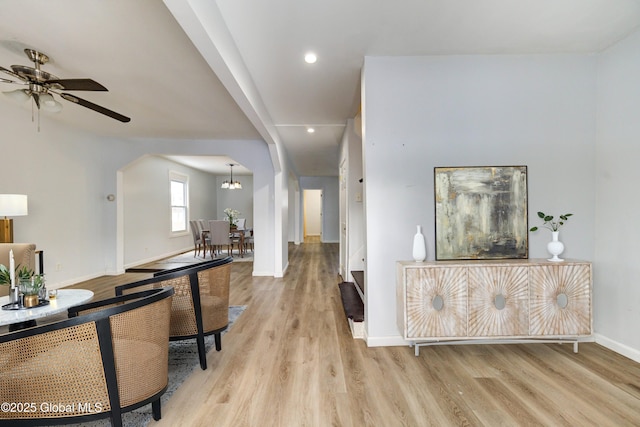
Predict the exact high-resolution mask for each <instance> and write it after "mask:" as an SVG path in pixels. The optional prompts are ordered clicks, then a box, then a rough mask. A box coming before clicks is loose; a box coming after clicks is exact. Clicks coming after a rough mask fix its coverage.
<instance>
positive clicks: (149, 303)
mask: <svg viewBox="0 0 640 427" xmlns="http://www.w3.org/2000/svg"><path fill="white" fill-rule="evenodd" d="M173 294H174V290H173V289H172V288H159V289H153V290H147V291H144V292H137V293H132V294H129V295H125V296H119V297H116V298H109V299H106V300H102V301H97V302H91V303H88V304H84V305H79V306H75V307H72V308H70V309H69V318H68V319H65V320H61V321H58V322H54V323H50V324H47V325H43V326H37V327H33V328H28V329H22V330H19V331H16V332H11V333H8V334H5V335H0V401H2V402H16V403H17V404H18V405H21V406H20V407H19V408H20V409H21V410H19V411H9V410H8V411H1V412H0V426H5V425H6V426H34V425H56V424H69V423H85V422H88V421H93V420H97V419H100V418H106V417H110V418H111V424H112V425H113V426H116V427H120V426H122V414H123V413H124V412H129V411H132V410H134V409H136V408H139V407H142V406H145V405H148V404H149V403H151V407H152V413H153V418H154V419H155V420H156V421H157V420H160V418H161V416H162V413H161V407H160V397H161V396H162V394H163V393H164V392H165V391H166V390H167V385H168V380H169V379H168V369H169V367H168V365H169V363H168V359H169V330H170V328H169V322H170V318H171V299H172V297H173ZM54 405H55V406H54ZM61 409H62V410H61Z"/></svg>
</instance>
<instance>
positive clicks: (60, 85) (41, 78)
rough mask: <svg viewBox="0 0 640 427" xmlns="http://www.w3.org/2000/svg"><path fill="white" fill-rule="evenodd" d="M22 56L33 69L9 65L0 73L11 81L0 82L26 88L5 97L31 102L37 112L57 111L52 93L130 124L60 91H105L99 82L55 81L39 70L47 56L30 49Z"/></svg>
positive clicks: (117, 114)
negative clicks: (29, 61)
mask: <svg viewBox="0 0 640 427" xmlns="http://www.w3.org/2000/svg"><path fill="white" fill-rule="evenodd" d="M24 53H25V54H26V55H27V56H28V57H29V59H30V60H31V61H32V62H33V63H34V67H27V66H24V65H12V66H11V70H9V69H7V68H4V67H0V71H2V72H4V73H6V74H8V75H9V76H11V77H12V78H13V79H5V78H1V77H0V82H3V83H14V84H19V85H22V86H26V87H25V88H24V89H16V90H13V91H9V92H4V93H5V95H7V96H9V97H11V98H14V99H18V100H23V101H26V100H28V99H33V102H35V104H36V106H37V107H38V110H40V109H43V110H45V111H51V112H58V111H60V110H61V109H62V104H60V103H59V102H58V101H56V100H55V98H54V97H53V95H52V94H56V95H58V96H59V97H60V98H62V99H64V100H66V101H69V102H72V103H74V104H78V105H80V106H82V107H86V108H89V109H91V110H93V111H97V112H98V113H101V114H104V115H105V116H108V117H111V118H112V119H116V120H119V121H121V122H123V123H127V122H129V121H131V119H130V118H129V117H126V116H123V115H122V114H120V113H116V112H115V111H112V110H109V109H107V108H105V107H102V106H100V105H97V104H94V103H93V102H89V101H87V100H86V99H82V98H78V97H77V96H75V95H71V94H70V93H65V92H62V91H69V90H71V91H76V90H86V91H107V88H106V87H104V86H102V85H101V84H100V83H98V82H96V81H94V80H91V79H59V78H58V77H56V76H54V75H53V74H50V73H47V72H46V71H42V70H41V69H40V66H41V65H43V64H46V63H47V62H48V61H49V57H48V56H47V55H45V54H44V53H42V52H38V51H36V50H33V49H25V50H24Z"/></svg>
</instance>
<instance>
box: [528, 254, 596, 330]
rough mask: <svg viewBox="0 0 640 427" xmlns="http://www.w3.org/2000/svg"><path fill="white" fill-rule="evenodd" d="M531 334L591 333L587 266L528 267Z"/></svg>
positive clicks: (576, 264)
mask: <svg viewBox="0 0 640 427" xmlns="http://www.w3.org/2000/svg"><path fill="white" fill-rule="evenodd" d="M529 274H530V292H531V297H530V299H531V302H530V304H531V322H530V334H531V335H549V336H560V335H589V334H591V329H592V327H591V265H590V264H584V263H582V264H580V263H567V264H554V265H537V266H532V267H531V268H530V270H529Z"/></svg>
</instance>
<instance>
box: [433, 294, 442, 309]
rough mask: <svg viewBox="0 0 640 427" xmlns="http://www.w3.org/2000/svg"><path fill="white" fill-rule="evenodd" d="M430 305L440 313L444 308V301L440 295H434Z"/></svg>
mask: <svg viewBox="0 0 640 427" xmlns="http://www.w3.org/2000/svg"><path fill="white" fill-rule="evenodd" d="M431 305H432V306H433V308H434V309H435V310H436V311H440V310H442V309H443V308H444V300H443V299H442V297H441V296H440V295H436V296H435V297H433V300H432V301H431Z"/></svg>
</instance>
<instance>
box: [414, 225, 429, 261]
mask: <svg viewBox="0 0 640 427" xmlns="http://www.w3.org/2000/svg"><path fill="white" fill-rule="evenodd" d="M425 258H427V246H426V244H425V241H424V235H423V234H422V227H421V226H420V225H418V232H417V233H416V235H415V236H413V259H414V261H415V262H422V261H424V260H425Z"/></svg>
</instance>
